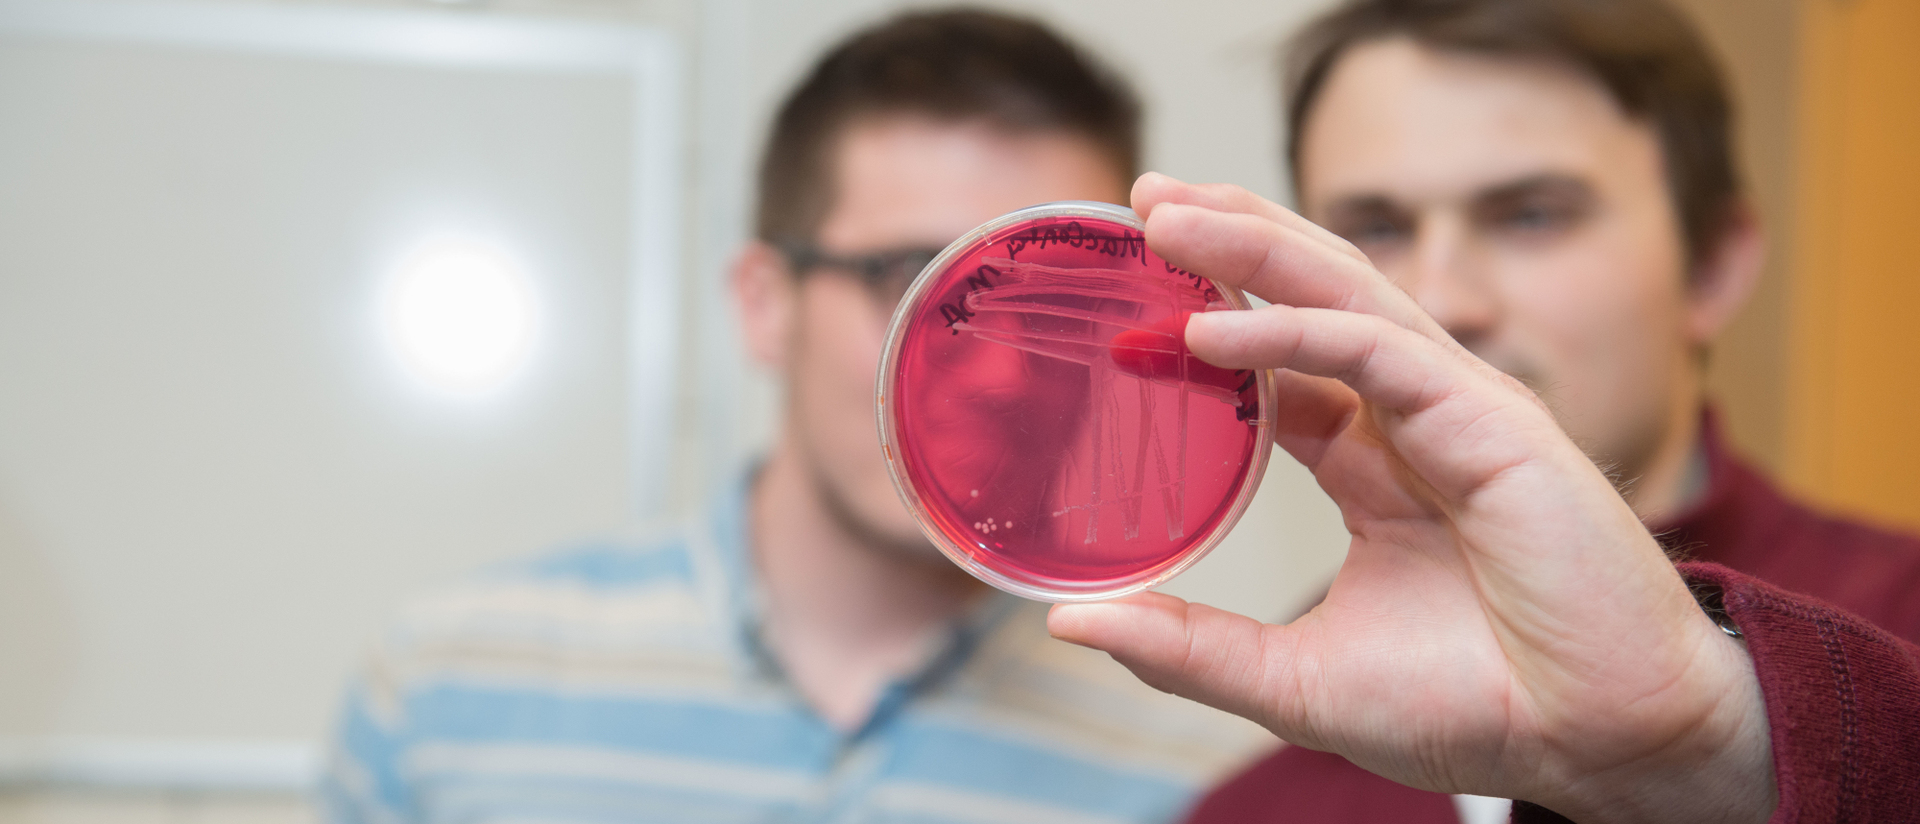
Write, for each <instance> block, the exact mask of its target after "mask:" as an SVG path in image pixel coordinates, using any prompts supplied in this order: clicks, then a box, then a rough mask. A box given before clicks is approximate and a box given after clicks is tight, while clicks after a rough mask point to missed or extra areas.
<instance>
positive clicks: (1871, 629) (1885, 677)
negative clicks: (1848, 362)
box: [1188, 415, 1920, 824]
mask: <svg viewBox="0 0 1920 824" xmlns="http://www.w3.org/2000/svg"><path fill="white" fill-rule="evenodd" d="M1703 437H1704V441H1705V444H1706V451H1707V461H1708V472H1709V476H1708V477H1709V480H1708V487H1707V494H1706V495H1705V496H1704V497H1703V498H1702V499H1701V500H1700V501H1699V502H1698V503H1697V504H1695V505H1694V506H1693V507H1691V508H1690V509H1689V510H1687V511H1686V512H1683V513H1681V514H1680V515H1679V516H1678V517H1675V518H1672V519H1670V520H1668V521H1666V522H1665V523H1662V524H1658V525H1656V528H1657V531H1658V532H1659V534H1660V537H1661V542H1662V543H1663V544H1666V545H1667V546H1668V548H1669V549H1671V550H1674V551H1676V552H1678V553H1681V554H1683V555H1685V556H1687V557H1690V558H1693V559H1695V561H1696V562H1691V563H1684V564H1681V565H1680V571H1681V573H1682V574H1683V575H1685V576H1686V578H1687V579H1688V581H1689V582H1691V583H1694V584H1707V585H1718V586H1719V587H1720V588H1721V589H1722V591H1723V593H1724V599H1725V606H1726V610H1727V613H1728V615H1729V616H1730V617H1731V618H1732V619H1733V621H1734V623H1735V624H1736V625H1737V626H1739V627H1740V629H1741V631H1742V632H1743V633H1744V634H1745V637H1746V642H1747V650H1748V652H1749V654H1751V656H1752V658H1753V664H1754V670H1755V671H1756V672H1757V673H1758V674H1759V676H1760V688H1761V692H1762V693H1763V694H1764V696H1765V698H1766V702H1767V716H1768V719H1769V720H1770V721H1771V723H1772V727H1773V758H1774V768H1775V777H1776V780H1777V781H1778V783H1779V788H1780V807H1779V810H1778V812H1776V813H1775V814H1774V817H1773V821H1774V822H1776V823H1777V824H1785V822H1802V824H1810V823H1811V822H1846V821H1858V822H1896V821H1910V822H1920V647H1916V646H1915V643H1916V642H1920V540H1916V539H1914V538H1911V537H1908V536H1904V535H1897V534H1893V533H1889V532H1883V531H1879V530H1876V529H1873V528H1871V527H1866V526H1862V525H1860V524H1856V523H1851V522H1847V521H1841V520H1837V519H1833V518H1827V517H1823V516H1820V515H1818V514H1815V513H1814V512H1812V511H1810V510H1808V509H1806V508H1805V507H1802V506H1800V505H1798V504H1795V503H1793V502H1792V501H1789V500H1787V499H1786V498H1784V497H1782V496H1781V495H1780V493H1779V492H1778V491H1776V490H1775V489H1774V488H1773V486H1772V485H1770V484H1769V483H1767V481H1766V479H1765V478H1762V477H1761V476H1760V475H1759V473H1757V472H1755V471H1753V470H1752V469H1750V468H1748V467H1747V466H1746V465H1744V464H1742V463H1741V462H1740V461H1738V460H1737V459H1735V458H1734V457H1733V456H1732V455H1731V454H1729V453H1728V452H1727V450H1726V449H1725V448H1724V447H1723V446H1722V445H1721V442H1720V439H1719V433H1718V431H1717V427H1716V426H1715V425H1714V421H1713V419H1712V416H1711V415H1709V416H1708V418H1707V425H1706V429H1705V431H1704V433H1703ZM1789 590H1790V591H1789ZM1902 639H1905V640H1902ZM1513 817H1514V821H1516V822H1524V823H1525V824H1545V823H1546V822H1558V821H1564V820H1565V819H1562V818H1561V817H1560V816H1558V815H1555V814H1554V813H1552V812H1551V811H1548V810H1545V809H1542V808H1540V807H1536V806H1533V805H1531V804H1526V803H1519V804H1515V805H1514V816H1513ZM1188 820H1189V823H1190V824H1224V822H1262V823H1263V824H1264V823H1265V822H1272V824H1281V822H1287V824H1323V823H1324V824H1333V822H1375V821H1380V822H1398V823H1399V824H1458V821H1459V817H1458V815H1457V814H1456V813H1455V812H1454V806H1453V802H1452V799H1450V798H1449V797H1448V796H1447V795H1445V794H1443V793H1434V792H1427V791H1425V790H1416V789H1412V788H1409V787H1405V786H1402V785H1400V784H1396V783H1394V782H1392V781H1388V780H1387V779H1384V778H1381V777H1379V776H1376V775H1374V774H1372V773H1369V772H1367V771H1365V770H1362V769H1360V768H1359V767H1356V766H1354V765H1353V764H1351V763H1349V762H1348V761H1347V760H1346V759H1344V758H1341V757H1340V756H1337V755H1332V754H1329V753H1321V752H1314V751H1313V750H1309V749H1305V748H1303V747H1287V748H1284V749H1282V750H1280V751H1279V752H1277V753H1275V754H1273V755H1271V756H1269V757H1268V758H1267V759H1265V760H1263V761H1261V762H1259V763H1256V764H1254V765H1253V766H1252V767H1250V768H1249V769H1247V770H1246V771H1245V772H1243V773H1241V774H1240V775H1239V776H1237V777H1235V778H1233V779H1231V780H1229V781H1228V782H1227V783H1225V784H1223V785H1221V786H1220V787H1218V788H1216V789H1215V790H1214V791H1213V792H1212V793H1211V794H1209V795H1208V796H1207V797H1206V798H1205V799H1202V800H1201V802H1200V804H1199V806H1197V807H1196V808H1195V809H1194V811H1193V812H1192V814H1191V817H1190V818H1189V819H1188Z"/></svg>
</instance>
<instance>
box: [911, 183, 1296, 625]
mask: <svg viewBox="0 0 1920 824" xmlns="http://www.w3.org/2000/svg"><path fill="white" fill-rule="evenodd" d="M1246 308H1249V304H1248V302H1247V299H1246V297H1245V296H1244V295H1242V294H1241V293H1240V291H1239V290H1237V289H1234V288H1232V287H1228V286H1224V285H1222V284H1219V283H1215V282H1213V281H1211V280H1208V279H1207V278H1204V277H1199V276H1196V275H1194V274H1192V273H1189V272H1187V271H1185V270H1182V269H1179V268H1177V267H1174V266H1172V265H1171V264H1168V263H1167V262H1166V261H1164V260H1161V259H1160V258H1159V257H1158V256H1157V255H1155V254H1154V253H1153V252H1152V250H1150V249H1148V248H1147V245H1146V237H1145V224H1144V223H1142V222H1141V220H1140V218H1139V217H1138V216H1137V215H1135V214H1134V213H1133V211H1132V210H1131V209H1127V208H1125V207H1123V206H1115V205H1111V204H1105V203H1090V202H1079V201H1071V202H1060V203H1049V204H1044V205H1040V206H1034V207H1031V208H1027V209H1022V210H1020V211H1017V212H1014V213H1011V214H1008V215H1004V216H1002V217H999V218H997V219H995V220H993V221H990V222H988V223H987V224H985V225H983V226H981V227H979V228H977V229H975V230H973V231H972V232H969V233H968V234H967V235H966V236H964V237H962V238H960V239H959V240H957V241H954V242H953V244H952V245H950V246H948V247H947V248H946V249H945V250H944V251H942V252H941V253H940V255H939V256H938V257H936V258H934V259H933V261H932V262H930V263H929V264H928V265H927V267H926V268H925V269H924V270H922V271H921V272H920V275H919V276H918V277H917V278H916V279H915V280H914V282H913V284H912V286H910V287H909V288H908V290H907V292H906V295H905V296H904V297H903V298H902V299H901V301H900V305H899V308H898V309H896V310H895V311H894V315H893V319H892V321H891V323H890V325H889V327H888V330H887V342H886V349H885V352H884V354H883V355H882V357H881V361H880V374H879V376H878V380H877V381H876V387H877V398H876V406H877V410H878V418H879V420H878V424H879V429H880V441H881V448H882V452H883V454H884V455H885V456H886V460H887V467H888V470H889V472H890V473H891V475H892V478H893V483H894V488H895V489H896V490H897V491H898V492H899V493H900V497H901V500H902V501H903V502H905V504H906V506H907V509H908V510H909V511H910V512H912V514H913V517H914V518H915V519H916V520H917V521H918V522H919V525H920V528H921V529H922V530H923V531H924V532H926V534H927V536H928V537H929V538H930V539H931V540H932V541H933V543H934V545H935V546H937V547H938V548H939V549H940V550H941V551H942V552H944V553H945V554H946V555H947V557H949V558H951V559H952V560H953V561H954V563H956V564H959V565H960V566H961V567H963V568H965V569H966V570H967V571H968V572H971V573H973V575H974V576H976V577H978V578H980V579H981V580H983V581H986V582H987V583H989V584H992V585H993V586H995V587H998V588H1000V589H1002V590H1005V591H1007V592H1011V593H1013V594H1015V595H1020V596H1023V597H1026V598H1032V599H1035V600H1040V601H1055V602H1071V601H1093V600H1102V599H1107V598H1117V597H1120V596H1123V595H1129V594H1132V593H1135V592H1139V591H1141V590H1145V589H1148V588H1151V587H1153V586H1156V585H1158V584H1160V583H1162V582H1164V581H1166V580H1167V579H1169V578H1172V577H1173V576H1174V575H1177V574H1179V573H1180V572H1181V571H1182V570H1185V569H1186V568H1187V567H1189V566H1191V565H1192V564H1193V563H1194V562H1196V561H1198V560H1199V559H1200V558H1201V557H1202V556H1204V555H1205V554H1206V553H1207V552H1208V551H1209V550H1211V549H1212V548H1213V547H1214V546H1215V545H1217V544H1218V543H1219V542H1220V539H1221V538H1222V537H1224V536H1225V535H1226V533H1227V531H1228V530H1230V529H1231V528H1232V527H1233V524H1234V523H1235V522H1236V521H1238V520H1239V518H1240V515H1241V513H1243V512H1244V511H1245V510H1246V507H1247V504H1248V502H1249V501H1251V500H1252V498H1253V494H1254V492H1255V490H1256V489H1257V488H1258V487H1259V483H1260V479H1261V477H1262V475H1263V474H1264V473H1265V471H1266V465H1267V457H1268V454H1269V452H1270V451H1271V446H1272V442H1273V433H1272V425H1271V424H1272V418H1271V414H1272V409H1273V405H1274V404H1273V392H1274V388H1273V378H1272V375H1271V374H1269V373H1267V372H1266V371H1264V370H1238V371H1235V370H1227V369H1221V368H1219V367H1215V366H1212V365H1210V364H1207V363H1205V362H1203V361H1201V360H1199V359H1198V358H1196V357H1194V356H1192V355H1191V354H1189V353H1188V352H1187V349H1186V338H1185V329H1186V322H1187V319H1188V318H1189V317H1191V316H1192V315H1193V314H1194V313H1197V312H1210V311H1220V310H1232V309H1246Z"/></svg>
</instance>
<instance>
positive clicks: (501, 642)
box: [326, 11, 1273, 822]
mask: <svg viewBox="0 0 1920 824" xmlns="http://www.w3.org/2000/svg"><path fill="white" fill-rule="evenodd" d="M1138 130H1139V124H1138V112H1137V105H1136V104H1135V103H1134V100H1133V98H1132V96H1131V94H1130V92H1129V91H1128V90H1127V89H1126V88H1124V86H1123V85H1122V84H1121V83H1120V82H1119V81H1118V80H1116V79H1114V78H1113V77H1111V76H1110V75H1108V74H1107V73H1106V72H1104V71H1103V70H1101V69H1100V68H1098V67H1096V66H1094V65H1092V64H1091V63H1089V62H1088V61H1087V60H1086V58H1084V57H1083V56H1081V55H1080V54H1079V53H1078V52H1077V51H1076V50H1075V49H1073V48H1072V47H1071V46H1070V45H1069V44H1067V43H1065V42H1064V41H1062V40H1061V39H1060V38H1059V37H1057V36H1056V35H1054V34H1053V33H1051V32H1049V31H1048V30H1046V29H1045V28H1043V27H1041V26H1039V25H1037V24H1034V23H1032V22H1029V21H1026V20H1022V19H1018V18H1012V17H1008V16H1004V15H1000V14H994V13H988V12H975V11H955V12H942V11H931V12H916V13H910V14H905V15H903V16H900V17H898V18H895V19H893V20H891V21H889V22H886V23H884V24H881V25H879V26H877V27H875V28H872V29H870V30H867V31H864V32H861V33H859V34H857V35H855V36H853V37H852V38H850V39H849V40H847V41H845V42H843V43H841V44H840V45H838V46H836V47H835V48H834V49H833V50H832V51H831V52H830V53H828V54H827V55H826V56H825V57H824V58H823V59H822V60H821V61H820V62H819V63H818V64H817V65H816V66H815V67H814V68H813V70H812V71H811V73H810V74H809V75H808V76H807V77H806V78H805V79H804V80H803V81H802V82H801V83H800V85H799V86H798V88H797V89H796V90H795V91H793V92H792V93H791V94H790V95H789V97H788V98H787V99H786V101H785V103H784V105H783V106H782V107H781V109H780V110H779V112H778V114H777V115H776V117H775V119H774V123H773V128H772V134H771V136H770V138H769V140H768V142H767V145H766V149H765V154H764V156H763V160H762V167H761V173H760V178H759V200H760V202H759V210H758V215H757V227H756V228H757V231H756V238H757V239H756V240H755V241H754V242H752V243H750V244H749V245H748V247H747V248H746V249H745V250H744V251H743V252H742V253H741V255H740V256H739V258H738V261H737V263H736V265H735V267H734V271H733V285H734V291H735V294H736V296H737V299H738V304H739V310H740V318H741V321H742V324H741V325H742V328H743V330H744V333H745V336H746V344H747V347H746V348H747V350H748V351H749V352H750V353H751V354H752V355H753V356H754V357H755V358H756V359H757V360H758V361H760V362H761V363H763V364H765V365H767V366H768V367H770V368H771V369H773V370H774V371H776V372H777V373H778V375H779V376H780V377H781V379H782V382H783V384H784V390H785V409H784V415H783V418H782V428H781V431H780V436H779V439H778V441H777V443H776V444H775V445H774V447H773V449H772V450H771V452H770V454H768V455H767V456H766V458H765V459H764V461H763V462H761V463H760V464H759V465H758V466H757V467H756V468H755V469H754V470H753V471H752V472H751V473H750V474H748V475H747V476H746V477H743V478H741V479H740V480H739V482H738V483H737V484H735V485H734V487H733V488H732V489H730V490H728V491H727V492H726V493H725V494H723V495H721V496H719V498H718V500H716V501H715V502H714V504H713V505H712V507H711V512H710V513H709V515H708V516H707V517H706V518H705V519H703V521H702V522H701V523H699V524H697V525H694V526H692V527H689V528H688V529H686V530H684V531H681V532H677V533H674V534H671V535H667V536H663V537H661V538H659V539H657V540H650V541H643V542H639V543H637V544H635V545H610V546H592V547H586V548H582V549H578V550H574V551H570V552H566V553H562V554H559V555H556V556H552V557H548V558H545V559H542V560H540V561H537V562H534V563H532V564H528V565H525V566H523V567H520V568H515V569H510V570H506V571H504V572H503V573H501V574H499V575H495V576H492V577H490V578H487V579H483V580H479V581H474V582H471V583H468V584H465V585H462V586H461V587H458V588H456V589H455V590H453V591H452V592H450V593H448V594H445V595H443V596H440V597H437V598H434V599H430V600H428V601H426V602H424V603H422V604H421V605H419V606H418V608H416V609H415V610H414V611H413V612H412V613H411V615H410V617H409V618H408V619H407V620H406V621H405V622H403V624H402V626H401V628H400V629H399V630H398V631H397V632H395V633H394V634H393V635H392V637H391V641H390V642H389V643H388V644H386V645H385V646H384V647H383V648H382V649H381V650H380V651H379V654H378V655H377V656H376V658H375V661H374V664H373V666H372V668H371V669H370V671H369V675H368V677H366V678H365V679H363V680H362V681H361V682H360V683H358V684H356V685H355V686H354V688H353V690H352V692H351V693H350V696H349V700H348V705H347V709H346V712H345V714H344V718H343V721H342V724H341V731H340V743H339V746H338V753H337V757H336V758H335V759H334V764H333V768H332V770H331V777H330V778H329V781H328V783H327V787H326V797H327V800H328V804H329V807H330V810H331V812H332V814H333V817H334V818H335V819H336V820H338V821H343V822H345V821H368V822H372V821H387V820H404V821H451V820H463V821H465V820H502V819H509V818H511V819H539V820H543V821H587V820H593V821H607V820H633V821H815V820H819V821H827V820H832V821H916V822H978V821H1088V822H1093V821H1100V822H1149V821H1165V820H1169V819H1171V818H1173V817H1176V816H1178V815H1179V814H1180V813H1181V812H1182V811H1184V810H1185V809H1186V808H1187V807H1188V806H1189V805H1190V803H1191V801H1192V798H1193V797H1194V795H1195V794H1196V793H1197V792H1198V791H1199V790H1201V789H1203V788H1204V787H1206V786H1207V785H1209V784H1210V783H1212V782H1214V781H1217V780H1218V779H1219V778H1220V777H1221V776H1222V775H1224V774H1225V773H1226V772H1227V771H1228V770H1231V769H1233V768H1235V767H1237V766H1240V765H1241V764H1244V763H1245V761H1246V759H1247V758H1248V757H1250V756H1251V755H1252V754H1253V753H1255V752H1257V751H1259V750H1261V749H1263V748H1265V747H1268V746H1271V744H1272V742H1273V738H1272V736H1271V735H1269V734H1267V733H1266V732H1264V731H1263V730H1261V729H1259V728H1258V727H1257V726H1256V725H1254V724H1252V723H1249V722H1247V721H1244V720H1242V719H1239V718H1235V717H1233V716H1231V715H1228V714H1226V713H1224V712H1220V711H1218V710H1214V709H1211V708H1207V707H1203V706H1200V705H1197V704H1193V703H1191V702H1187V701H1184V700H1181V699H1178V698H1175V697H1173V696H1169V695H1165V694H1163V693H1160V692H1157V691H1155V690H1153V689H1151V688H1149V687H1147V686H1145V685H1143V684H1141V683H1139V682H1138V681H1137V680H1136V679H1134V678H1133V677H1132V676H1131V675H1129V674H1128V673H1127V672H1126V671H1125V670H1124V669H1122V668H1121V667H1119V666H1117V665H1115V664H1114V663H1113V662H1112V661H1111V660H1108V659H1107V657H1106V656H1104V655H1101V654H1099V653H1097V652H1094V651H1091V650H1085V649H1080V648H1076V647H1072V646H1069V645H1066V644H1061V643H1058V642H1056V641H1054V640H1052V639H1051V638H1049V637H1048V635H1047V630H1046V626H1045V618H1044V609H1043V607H1041V606H1040V605H1038V604H1033V603H1029V602H1024V601H1020V600H1018V599H1015V598H1012V597H1011V596H1006V595H1003V594H1001V593H997V592H993V591H991V590H989V589H988V588H987V587H985V586H984V585H982V584H980V583H979V582H978V581H976V580H975V579H974V578H972V577H971V576H969V575H968V574H967V573H966V572H964V571H962V570H961V569H959V568H957V567H955V566H954V565H953V564H951V563H949V562H948V561H947V559H946V558H945V557H944V556H942V555H941V554H940V553H939V552H938V551H937V550H935V549H934V548H933V547H932V546H931V545H930V544H929V543H928V541H927V539H926V538H925V536H923V535H922V534H921V533H920V531H919V529H918V527H917V526H916V525H915V523H914V521H913V520H912V518H911V517H910V516H909V514H908V513H907V512H906V510H905V509H904V507H903V506H902V504H901V502H900V500H899V498H898V496H897V495H896V493H895V492H894V489H893V488H892V485H891V482H890V481H889V478H888V473H887V467H886V464H885V461H884V460H883V458H882V454H881V450H880V445H879V443H878V440H877V438H876V435H875V428H874V388H875V382H874V376H875V372H876V367H877V364H878V361H879V358H880V351H881V344H882V339H883V337H884V334H885V331H886V327H887V322H888V318H889V316H890V314H891V312H892V310H893V306H894V303H895V302H896V301H897V300H898V299H899V297H900V296H901V294H902V293H903V292H904V291H905V289H906V287H907V284H908V283H909V282H910V281H911V279H912V278H913V276H914V275H915V274H916V273H917V272H918V271H919V270H920V269H921V267H922V266H923V265H924V264H925V263H927V262H928V261H929V260H931V259H932V257H933V256H934V255H935V254H937V253H938V252H939V251H940V249H941V248H942V247H943V246H945V245H947V244H948V243H949V242H950V241H953V240H954V239H956V238H958V237H960V236H961V235H962V234H964V233H966V232H967V231H968V230H970V229H972V228H973V227H975V226H976V225H978V224H980V223H982V222H985V221H987V220H989V219H991V218H993V217H995V216H997V215H1000V214H1002V213H1004V212H1009V211H1012V210H1015V209H1018V208H1021V207H1025V206H1030V205H1033V204H1036V203H1043V202H1048V201H1057V200H1088V201H1107V202H1122V201H1124V199H1125V198H1126V196H1127V186H1128V182H1129V181H1130V180H1131V179H1132V177H1133V175H1134V174H1135V173H1136V171H1137V164H1138V154H1139V148H1138V141H1139V139H1138ZM998 354H999V353H987V356H989V357H991V356H995V355H998ZM985 371H989V372H990V371H993V370H991V369H987V370H985ZM1032 427H1033V428H1032V429H1031V431H1028V432H1027V433H1026V437H1027V438H1028V439H1029V441H1030V442H1031V443H1033V444H1041V443H1045V442H1048V441H1053V440H1059V439H1061V438H1064V437H1067V435H1068V434H1069V433H1066V432H1064V431H1057V430H1056V429H1054V428H1049V427H1050V425H1049V424H1047V423H1045V422H1040V421H1035V422H1033V423H1032ZM1009 528H1011V527H1009Z"/></svg>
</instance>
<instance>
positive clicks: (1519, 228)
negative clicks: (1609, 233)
mask: <svg viewBox="0 0 1920 824" xmlns="http://www.w3.org/2000/svg"><path fill="white" fill-rule="evenodd" d="M1475 211H1476V212H1477V213H1478V214H1476V215H1475V217H1476V221H1477V222H1478V223H1480V224H1481V225H1482V226H1483V227H1485V228H1486V229H1487V230H1489V231H1491V232H1494V233H1498V234H1505V235H1511V236H1514V237H1517V238H1521V239H1525V238H1544V237H1551V236H1555V235H1559V234H1564V233H1566V232H1569V231H1572V230H1573V229H1575V228H1577V227H1578V226H1579V225H1580V224H1581V223H1582V222H1584V221H1585V220H1586V218H1587V216H1588V215H1589V214H1591V213H1592V211H1593V195H1592V190H1591V189H1589V188H1588V187H1586V186H1585V185H1583V184H1579V183H1574V182H1568V181H1550V182H1543V183H1539V184H1534V185H1528V186H1523V187H1517V188H1515V189H1514V190H1510V191H1507V192H1502V193H1499V194H1498V195H1496V196H1494V197H1490V198H1488V199H1486V200H1485V201H1483V202H1482V203H1481V204H1480V206H1479V208H1478V209H1476V210H1475Z"/></svg>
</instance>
